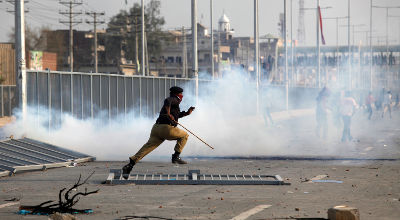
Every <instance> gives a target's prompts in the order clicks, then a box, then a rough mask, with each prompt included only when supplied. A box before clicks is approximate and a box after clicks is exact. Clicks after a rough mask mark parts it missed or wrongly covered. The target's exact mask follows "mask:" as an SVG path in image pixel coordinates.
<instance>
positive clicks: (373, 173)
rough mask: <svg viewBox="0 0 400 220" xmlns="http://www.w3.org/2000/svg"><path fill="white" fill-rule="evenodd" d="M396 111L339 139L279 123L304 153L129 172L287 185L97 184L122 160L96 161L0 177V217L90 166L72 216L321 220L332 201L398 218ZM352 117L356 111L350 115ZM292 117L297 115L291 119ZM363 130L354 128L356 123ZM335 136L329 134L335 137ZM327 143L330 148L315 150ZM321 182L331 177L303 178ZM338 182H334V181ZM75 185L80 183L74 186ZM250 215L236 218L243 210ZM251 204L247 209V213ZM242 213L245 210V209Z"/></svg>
mask: <svg viewBox="0 0 400 220" xmlns="http://www.w3.org/2000/svg"><path fill="white" fill-rule="evenodd" d="M399 116H400V115H399V112H396V113H394V116H393V119H391V120H390V119H384V120H380V119H379V118H376V119H374V120H373V121H367V120H362V122H360V123H358V124H356V125H354V130H355V131H354V134H353V136H354V137H356V141H354V142H350V143H341V142H339V141H338V140H337V138H336V137H331V139H330V140H328V141H326V140H319V139H317V138H316V137H315V134H314V128H315V127H314V124H310V125H309V126H306V127H304V126H302V127H301V128H300V127H299V126H300V125H304V120H305V121H311V119H313V118H301V119H293V120H294V121H292V122H291V123H290V124H287V123H286V122H281V123H279V125H277V126H276V127H274V128H271V129H270V130H268V132H271V133H276V135H279V134H280V133H282V132H280V129H284V130H286V131H288V130H289V131H292V132H293V133H296V132H297V133H296V134H297V135H291V136H290V137H287V143H285V144H287V146H288V147H289V149H290V147H293V148H296V149H298V147H299V146H301V147H303V148H302V149H303V150H304V156H294V157H292V156H290V155H277V156H276V157H275V156H273V155H267V156H265V157H261V156H260V157H249V158H236V159H232V158H225V159H224V158H209V157H190V158H189V157H186V159H188V161H189V164H188V165H180V166H176V165H173V164H171V163H170V162H169V161H168V160H169V158H168V157H165V158H164V159H161V160H158V161H144V162H140V163H139V164H137V165H136V166H135V167H134V171H133V172H136V173H155V174H156V173H163V174H174V173H187V172H188V170H191V169H200V171H201V173H206V174H264V175H275V174H278V175H280V176H281V177H283V178H284V180H285V182H288V183H290V184H291V185H280V186H276V185H275V186H273V185H263V186H261V185H258V186H255V185H246V186H235V185H232V186H222V185H179V186H177V185H133V184H130V185H105V184H102V182H104V181H105V180H106V178H107V176H108V173H109V170H110V169H119V168H121V167H122V166H123V165H124V164H125V163H126V161H124V162H123V161H114V162H108V161H96V162H90V163H85V164H79V165H78V166H76V167H65V168H57V169H50V170H46V171H35V172H26V173H19V174H18V173H17V174H16V175H14V176H11V177H3V178H0V219H47V217H46V216H29V215H27V216H23V215H18V214H16V212H17V211H18V207H19V205H37V204H39V203H41V202H44V201H47V200H58V192H59V190H60V189H62V188H64V187H70V186H71V185H72V184H74V182H75V181H76V180H77V178H78V177H79V175H80V174H82V175H84V176H87V175H89V174H90V173H91V172H92V171H95V173H94V175H93V176H92V178H91V179H90V180H89V182H88V184H86V185H85V187H86V188H87V189H88V190H94V189H100V191H99V193H97V194H93V195H89V196H87V197H82V198H81V201H80V202H79V203H78V204H77V208H90V209H93V211H94V212H93V213H92V214H88V215H76V216H77V217H78V218H79V219H232V218H234V217H237V218H236V219H326V218H327V210H328V209H329V208H331V207H333V206H336V205H347V206H352V207H356V208H358V209H359V211H360V215H361V219H362V220H378V219H379V220H398V219H400V135H399V134H400V129H399V124H400V123H399V122H400V117H399ZM358 117H360V119H362V117H364V115H360V116H358ZM296 120H297V121H296ZM367 127H368V129H369V132H362V131H363V128H365V129H366V128H367ZM335 138H336V139H335ZM324 144H325V145H326V144H329V145H331V146H332V147H333V148H335V149H336V151H335V154H329V153H325V154H324V152H323V150H318V149H321V145H324ZM319 175H325V177H324V178H323V180H337V181H339V182H335V183H329V182H320V183H310V182H307V180H309V179H311V178H313V177H316V176H319ZM340 181H341V182H340ZM82 190H83V189H82ZM249 210H252V211H253V212H252V215H249V216H247V217H244V218H239V217H238V216H243V213H245V214H246V211H249ZM254 210H255V211H254ZM247 213H248V212H247Z"/></svg>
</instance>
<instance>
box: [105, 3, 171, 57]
mask: <svg viewBox="0 0 400 220" xmlns="http://www.w3.org/2000/svg"><path fill="white" fill-rule="evenodd" d="M160 6H161V2H160V1H159V0H151V1H150V2H149V3H148V4H147V5H146V7H145V14H144V20H145V22H144V23H145V33H146V40H147V50H148V53H149V57H150V58H151V57H158V56H159V54H160V52H161V50H162V48H161V46H162V45H161V42H162V41H163V40H166V39H167V35H166V34H164V32H163V31H162V27H163V25H164V24H165V20H164V18H163V17H162V16H161V15H160ZM141 18H142V16H141V5H140V4H138V3H135V4H134V5H133V7H132V8H130V9H129V10H128V11H126V10H121V11H120V12H119V13H118V14H116V15H115V16H113V17H112V18H111V20H110V22H109V23H108V27H107V34H108V36H107V38H106V42H105V44H106V45H105V46H106V48H107V50H106V51H107V52H106V53H107V58H108V60H110V59H111V60H112V62H113V63H119V60H120V59H121V58H126V59H127V60H132V61H134V60H136V59H137V60H141V59H140V58H141V53H140V52H139V53H138V54H137V57H136V51H141V43H140V42H141V40H142V39H141ZM136 42H139V43H138V44H137V45H138V48H136Z"/></svg>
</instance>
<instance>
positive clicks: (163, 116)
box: [156, 96, 188, 127]
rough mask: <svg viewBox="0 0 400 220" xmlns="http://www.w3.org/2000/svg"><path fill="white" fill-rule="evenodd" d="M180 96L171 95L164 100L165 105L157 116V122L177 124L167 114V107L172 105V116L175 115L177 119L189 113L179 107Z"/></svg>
mask: <svg viewBox="0 0 400 220" xmlns="http://www.w3.org/2000/svg"><path fill="white" fill-rule="evenodd" d="M179 103H180V102H179V98H178V97H176V96H170V97H168V98H166V99H165V100H164V105H163V107H162V108H161V111H160V115H159V116H158V118H157V121H156V123H157V124H168V125H172V126H175V127H176V126H177V124H176V123H175V122H173V121H172V120H171V119H170V118H169V116H168V115H167V109H166V107H167V106H169V107H170V113H171V115H172V116H174V119H175V121H178V119H179V118H182V117H185V116H186V115H188V113H187V112H185V111H182V112H181V110H180V108H179Z"/></svg>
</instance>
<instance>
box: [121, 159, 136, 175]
mask: <svg viewBox="0 0 400 220" xmlns="http://www.w3.org/2000/svg"><path fill="white" fill-rule="evenodd" d="M133 166H135V162H133V161H132V160H130V162H129V163H128V164H127V165H125V166H124V167H122V177H123V178H124V179H128V178H129V174H130V173H131V171H132V168H133Z"/></svg>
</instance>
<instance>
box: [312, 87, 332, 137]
mask: <svg viewBox="0 0 400 220" xmlns="http://www.w3.org/2000/svg"><path fill="white" fill-rule="evenodd" d="M329 96H330V91H329V89H328V88H326V87H324V88H323V89H322V90H321V91H320V92H319V93H318V96H317V99H316V100H317V107H316V110H315V113H316V119H317V127H316V131H315V132H316V135H317V136H318V137H320V131H321V129H322V135H323V138H324V139H325V138H326V137H327V135H328V98H329Z"/></svg>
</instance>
